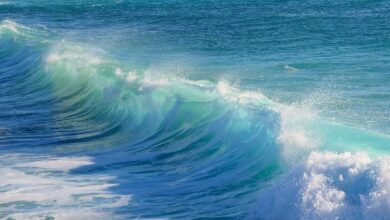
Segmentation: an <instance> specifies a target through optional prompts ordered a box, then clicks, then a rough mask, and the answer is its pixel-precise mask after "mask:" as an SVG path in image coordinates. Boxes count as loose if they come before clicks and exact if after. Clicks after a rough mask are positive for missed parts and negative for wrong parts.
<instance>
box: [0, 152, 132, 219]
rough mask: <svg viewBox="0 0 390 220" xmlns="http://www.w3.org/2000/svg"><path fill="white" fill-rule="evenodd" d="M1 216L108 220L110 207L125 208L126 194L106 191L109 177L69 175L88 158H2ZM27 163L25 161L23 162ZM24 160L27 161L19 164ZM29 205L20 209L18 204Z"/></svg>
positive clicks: (30, 156)
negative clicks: (4, 214)
mask: <svg viewBox="0 0 390 220" xmlns="http://www.w3.org/2000/svg"><path fill="white" fill-rule="evenodd" d="M0 159H1V161H3V163H2V164H1V165H0V173H1V174H2V178H1V179H0V191H1V194H0V213H9V214H7V215H6V216H5V217H4V218H5V219H7V218H8V217H12V218H15V219H42V218H45V217H54V218H55V219H107V218H114V217H115V216H113V213H111V212H110V211H109V210H110V208H115V207H120V206H126V205H127V204H128V202H129V201H130V198H131V197H130V196H129V195H115V194H112V193H111V192H110V191H109V188H110V187H113V186H115V184H113V183H110V181H111V180H112V178H113V177H111V176H108V175H72V174H70V173H68V172H69V171H70V170H71V169H75V168H78V167H80V166H85V165H90V164H92V161H91V158H89V157H55V158H48V157H38V156H34V155H17V154H14V155H2V156H1V158H0ZM26 160H28V161H26ZM20 161H26V162H20ZM20 203H24V204H30V205H29V207H28V206H27V208H23V207H22V206H20V207H19V206H18V205H17V204H20Z"/></svg>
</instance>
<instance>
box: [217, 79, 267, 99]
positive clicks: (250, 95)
mask: <svg viewBox="0 0 390 220" xmlns="http://www.w3.org/2000/svg"><path fill="white" fill-rule="evenodd" d="M216 91H217V93H218V94H219V95H220V96H221V97H222V98H223V99H225V100H227V101H229V102H232V103H238V104H249V103H251V104H255V103H258V102H259V101H260V102H271V101H270V100H269V99H268V98H267V97H265V96H264V95H263V94H261V93H260V92H255V91H242V90H240V89H238V88H235V87H233V86H231V85H230V84H229V83H228V82H226V81H219V82H218V83H217V85H216Z"/></svg>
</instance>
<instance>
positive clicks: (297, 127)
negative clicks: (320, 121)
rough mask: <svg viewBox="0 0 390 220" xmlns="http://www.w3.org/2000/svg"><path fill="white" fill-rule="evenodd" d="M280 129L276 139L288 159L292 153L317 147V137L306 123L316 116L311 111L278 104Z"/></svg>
mask: <svg viewBox="0 0 390 220" xmlns="http://www.w3.org/2000/svg"><path fill="white" fill-rule="evenodd" d="M277 111H278V112H279V119H280V129H279V134H278V138H277V141H278V142H279V144H280V145H281V146H282V153H283V154H284V157H285V158H288V159H289V160H290V161H292V160H291V157H292V156H294V154H298V153H300V152H301V151H305V150H310V149H313V148H315V147H317V145H318V143H319V137H317V136H315V135H313V134H311V132H310V130H309V129H307V127H308V124H310V123H311V121H312V120H313V119H314V118H315V117H316V115H315V114H314V113H313V111H310V110H308V109H305V108H303V107H296V106H293V105H291V106H282V105H280V106H278V109H277Z"/></svg>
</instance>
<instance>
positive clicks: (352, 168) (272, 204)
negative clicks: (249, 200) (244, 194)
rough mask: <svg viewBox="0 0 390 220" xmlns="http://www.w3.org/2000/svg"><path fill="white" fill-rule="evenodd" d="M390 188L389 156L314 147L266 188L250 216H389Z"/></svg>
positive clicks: (330, 217)
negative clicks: (288, 171) (287, 172)
mask: <svg viewBox="0 0 390 220" xmlns="http://www.w3.org/2000/svg"><path fill="white" fill-rule="evenodd" d="M389 193H390V159H389V158H380V159H372V158H371V157H370V156H369V155H367V154H366V153H350V152H345V153H334V152H313V153H311V154H310V155H309V157H308V159H307V160H306V161H305V162H304V163H303V164H302V165H300V166H298V168H296V169H295V170H294V171H292V172H291V173H290V174H288V175H287V176H286V177H284V178H282V180H281V182H280V183H276V184H275V185H272V186H270V187H269V188H267V189H265V190H263V191H262V192H261V193H260V195H259V199H258V202H257V204H256V205H255V207H254V208H253V209H252V210H251V212H250V214H249V216H248V217H249V218H250V219H385V218H386V216H389V214H390V194H389ZM281 210H283V211H281Z"/></svg>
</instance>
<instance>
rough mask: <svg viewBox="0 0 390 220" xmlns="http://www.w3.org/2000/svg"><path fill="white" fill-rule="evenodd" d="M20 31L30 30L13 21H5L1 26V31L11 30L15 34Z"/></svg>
mask: <svg viewBox="0 0 390 220" xmlns="http://www.w3.org/2000/svg"><path fill="white" fill-rule="evenodd" d="M20 29H28V28H27V27H25V26H23V25H20V24H18V23H16V22H13V21H11V20H3V21H2V22H1V25H0V31H1V30H10V31H12V32H14V33H19V30H20Z"/></svg>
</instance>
